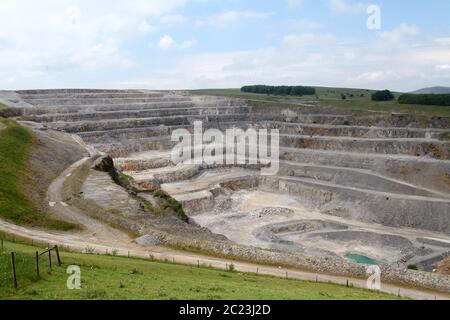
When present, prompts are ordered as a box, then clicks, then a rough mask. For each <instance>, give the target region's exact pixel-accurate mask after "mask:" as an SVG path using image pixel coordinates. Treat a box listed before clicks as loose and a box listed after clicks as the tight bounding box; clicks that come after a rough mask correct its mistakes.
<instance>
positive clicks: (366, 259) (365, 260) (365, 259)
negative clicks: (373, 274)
mask: <svg viewBox="0 0 450 320" xmlns="http://www.w3.org/2000/svg"><path fill="white" fill-rule="evenodd" d="M345 257H346V258H347V259H349V260H353V261H355V262H358V263H360V264H367V265H375V266H377V265H378V262H376V261H375V260H374V259H371V258H369V257H366V256H362V255H360V254H353V253H350V254H348V255H346V256H345Z"/></svg>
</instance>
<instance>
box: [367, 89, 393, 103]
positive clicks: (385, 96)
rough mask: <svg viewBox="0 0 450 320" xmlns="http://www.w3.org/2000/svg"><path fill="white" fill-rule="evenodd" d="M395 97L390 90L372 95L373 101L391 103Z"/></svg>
mask: <svg viewBox="0 0 450 320" xmlns="http://www.w3.org/2000/svg"><path fill="white" fill-rule="evenodd" d="M394 99H395V96H394V95H393V94H392V92H390V91H389V90H383V91H377V92H374V93H373V94H372V100H373V101H391V100H394Z"/></svg>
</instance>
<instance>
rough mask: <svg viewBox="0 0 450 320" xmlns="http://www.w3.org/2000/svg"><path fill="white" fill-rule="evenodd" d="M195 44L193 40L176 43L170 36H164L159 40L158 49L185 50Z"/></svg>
mask: <svg viewBox="0 0 450 320" xmlns="http://www.w3.org/2000/svg"><path fill="white" fill-rule="evenodd" d="M194 44H195V40H194V39H189V40H184V41H183V42H180V43H178V42H176V41H175V40H174V39H173V38H172V37H171V36H169V35H165V36H162V37H161V38H160V39H159V42H158V47H160V48H161V49H165V50H167V49H173V48H176V49H187V48H190V47H192V46H193V45H194Z"/></svg>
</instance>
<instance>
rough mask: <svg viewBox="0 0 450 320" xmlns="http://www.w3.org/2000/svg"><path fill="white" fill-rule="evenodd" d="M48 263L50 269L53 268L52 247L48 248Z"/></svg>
mask: <svg viewBox="0 0 450 320" xmlns="http://www.w3.org/2000/svg"><path fill="white" fill-rule="evenodd" d="M48 265H49V266H50V271H51V270H52V250H50V247H49V249H48Z"/></svg>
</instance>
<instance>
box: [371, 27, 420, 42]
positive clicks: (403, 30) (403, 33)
mask: <svg viewBox="0 0 450 320" xmlns="http://www.w3.org/2000/svg"><path fill="white" fill-rule="evenodd" d="M418 33H419V30H418V28H417V27H415V26H411V25H407V24H402V25H400V26H399V27H398V28H395V29H394V30H391V31H385V32H380V33H379V34H378V36H379V37H380V38H381V39H383V40H385V41H389V42H401V41H402V40H404V39H405V38H408V37H411V36H415V35H417V34H418Z"/></svg>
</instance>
